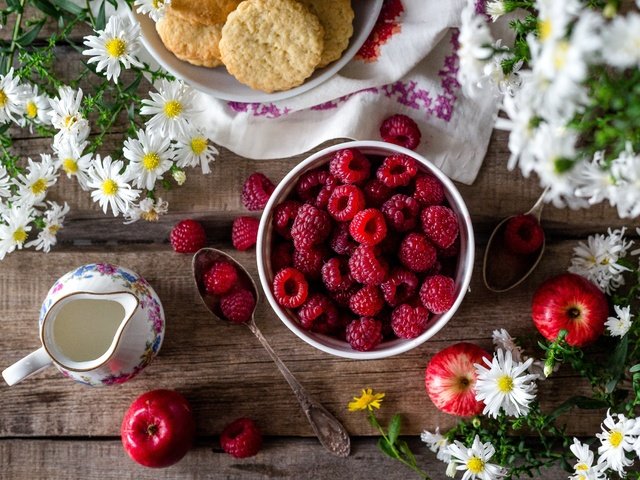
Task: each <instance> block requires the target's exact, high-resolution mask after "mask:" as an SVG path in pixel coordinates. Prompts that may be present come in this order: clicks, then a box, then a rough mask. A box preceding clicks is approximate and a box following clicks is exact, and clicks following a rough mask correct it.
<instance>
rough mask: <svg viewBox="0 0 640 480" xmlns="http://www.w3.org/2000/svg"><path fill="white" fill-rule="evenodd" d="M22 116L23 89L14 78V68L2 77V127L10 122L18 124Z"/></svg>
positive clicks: (0, 80) (0, 77)
mask: <svg viewBox="0 0 640 480" xmlns="http://www.w3.org/2000/svg"><path fill="white" fill-rule="evenodd" d="M20 115H22V89H21V88H20V84H19V83H18V79H17V78H14V77H13V68H12V69H10V70H9V72H8V73H7V74H6V75H0V125H1V124H3V123H7V122H9V121H13V122H16V123H17V122H18V119H19V118H20Z"/></svg>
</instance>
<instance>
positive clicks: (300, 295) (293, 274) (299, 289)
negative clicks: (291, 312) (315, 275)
mask: <svg viewBox="0 0 640 480" xmlns="http://www.w3.org/2000/svg"><path fill="white" fill-rule="evenodd" d="M308 293H309V284H308V283H307V280H306V278H304V275H303V274H302V273H301V272H300V271H298V270H296V269H295V268H285V269H283V270H280V271H279V272H278V273H277V274H276V276H275V277H273V296H274V297H276V301H277V302H278V303H279V304H280V305H282V306H283V307H285V308H298V307H299V306H300V305H302V304H303V303H304V302H305V301H306V300H307V295H308Z"/></svg>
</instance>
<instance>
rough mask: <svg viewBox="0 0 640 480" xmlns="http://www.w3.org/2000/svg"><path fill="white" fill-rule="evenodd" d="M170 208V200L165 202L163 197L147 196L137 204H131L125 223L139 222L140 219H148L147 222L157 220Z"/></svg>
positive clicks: (125, 216)
mask: <svg viewBox="0 0 640 480" xmlns="http://www.w3.org/2000/svg"><path fill="white" fill-rule="evenodd" d="M168 210H169V202H165V201H164V200H162V199H161V198H158V199H157V200H154V199H153V198H149V197H147V198H145V199H143V200H140V203H138V204H137V205H136V204H135V203H134V204H131V207H130V208H129V210H128V211H127V212H126V213H125V215H124V218H125V220H126V221H125V222H124V223H125V224H129V223H133V222H137V221H138V220H140V219H142V220H146V221H147V222H157V221H158V219H159V218H160V215H164V214H165V213H167V211H168Z"/></svg>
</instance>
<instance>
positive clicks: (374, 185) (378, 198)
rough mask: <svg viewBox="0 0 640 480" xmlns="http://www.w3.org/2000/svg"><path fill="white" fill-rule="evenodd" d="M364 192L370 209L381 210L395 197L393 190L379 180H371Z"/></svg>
mask: <svg viewBox="0 0 640 480" xmlns="http://www.w3.org/2000/svg"><path fill="white" fill-rule="evenodd" d="M363 190H364V198H365V200H366V201H367V205H368V206H369V207H375V208H380V207H381V206H382V204H383V203H384V202H386V201H387V200H388V199H389V198H391V195H393V190H392V189H391V188H389V187H387V186H386V185H385V184H384V183H382V182H381V181H380V180H378V179H377V178H373V179H371V180H369V181H368V182H367V184H366V185H365V186H364V189H363Z"/></svg>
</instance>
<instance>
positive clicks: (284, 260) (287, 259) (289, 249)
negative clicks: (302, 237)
mask: <svg viewBox="0 0 640 480" xmlns="http://www.w3.org/2000/svg"><path fill="white" fill-rule="evenodd" d="M291 266H293V244H291V243H290V242H284V243H277V244H275V245H274V247H273V249H272V250H271V268H273V271H274V272H277V271H279V270H282V269H283V268H286V267H291Z"/></svg>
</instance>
